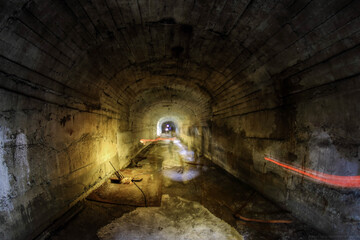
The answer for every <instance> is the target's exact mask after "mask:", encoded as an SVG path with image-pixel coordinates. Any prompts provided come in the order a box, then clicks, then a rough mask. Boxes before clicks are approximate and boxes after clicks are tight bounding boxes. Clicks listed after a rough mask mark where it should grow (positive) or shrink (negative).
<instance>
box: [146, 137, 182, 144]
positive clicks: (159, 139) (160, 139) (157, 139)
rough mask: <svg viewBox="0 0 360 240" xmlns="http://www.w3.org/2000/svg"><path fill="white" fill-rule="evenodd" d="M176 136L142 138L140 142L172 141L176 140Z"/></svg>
mask: <svg viewBox="0 0 360 240" xmlns="http://www.w3.org/2000/svg"><path fill="white" fill-rule="evenodd" d="M175 139H176V138H175V137H173V138H161V137H158V138H155V139H140V142H141V143H142V144H145V143H147V142H157V141H164V140H170V141H174V140H175Z"/></svg>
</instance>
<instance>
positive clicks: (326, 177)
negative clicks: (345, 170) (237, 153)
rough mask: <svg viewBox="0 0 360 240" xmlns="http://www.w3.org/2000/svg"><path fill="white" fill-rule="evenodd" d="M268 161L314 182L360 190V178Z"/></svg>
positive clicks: (269, 159)
mask: <svg viewBox="0 0 360 240" xmlns="http://www.w3.org/2000/svg"><path fill="white" fill-rule="evenodd" d="M264 159H265V160H266V161H269V162H272V163H275V164H276V165H279V166H281V167H283V168H285V169H289V170H291V171H293V172H295V173H297V174H300V175H303V176H306V177H308V178H309V179H312V180H317V181H320V182H322V183H326V184H329V185H332V186H337V187H346V188H359V187H360V176H338V175H331V174H326V173H321V172H317V171H314V170H310V169H304V170H301V169H299V168H297V167H295V166H291V165H289V164H286V163H281V162H279V161H277V160H274V159H271V158H268V157H265V158H264Z"/></svg>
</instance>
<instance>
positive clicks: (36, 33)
mask: <svg viewBox="0 0 360 240" xmlns="http://www.w3.org/2000/svg"><path fill="white" fill-rule="evenodd" d="M2 4H3V5H4V6H2V10H1V11H2V12H1V16H2V17H1V19H0V29H1V32H0V34H1V36H0V37H1V39H2V40H1V42H0V49H1V57H0V61H1V72H2V74H5V75H7V76H9V75H10V76H13V77H14V78H16V79H17V81H18V82H21V81H23V80H24V79H26V81H30V82H31V84H35V85H37V86H41V87H44V88H49V89H51V90H52V91H55V92H60V93H66V94H68V95H69V96H70V97H73V98H78V99H81V101H85V103H87V104H92V105H99V106H101V108H104V109H108V110H111V111H113V112H121V113H129V110H130V108H131V106H132V105H134V106H132V109H136V111H140V112H141V111H143V110H141V109H140V108H141V107H143V108H144V109H145V108H148V107H149V106H155V105H156V106H159V105H163V104H164V103H167V104H170V105H172V106H174V107H175V108H176V107H177V106H180V108H184V109H185V107H184V106H186V108H190V109H191V110H184V111H190V112H191V111H192V112H199V108H203V107H204V106H205V109H206V110H205V111H203V112H204V114H205V113H206V114H205V115H204V116H202V118H206V117H209V116H210V111H208V109H209V108H210V107H211V110H212V115H213V117H227V116H228V115H229V111H231V114H244V113H246V112H251V111H254V110H259V109H267V108H273V107H275V106H277V105H279V104H281V98H279V97H282V96H284V95H288V94H292V93H294V92H296V91H301V90H302V88H303V87H302V86H297V87H295V88H293V89H292V88H290V89H286V88H284V87H283V86H284V85H285V86H286V84H287V83H285V84H284V81H288V82H290V83H291V84H292V83H293V82H296V81H297V79H299V78H300V79H301V77H302V74H304V72H306V73H309V72H310V73H311V67H312V66H313V65H316V64H319V63H321V61H323V60H324V59H327V58H329V51H328V49H330V48H335V47H337V48H336V49H337V50H336V51H338V52H341V51H342V49H343V48H349V47H351V45H352V44H355V43H352V42H349V41H347V42H345V41H343V40H342V39H343V37H344V36H342V38H340V35H339V34H340V33H341V32H342V31H345V30H344V28H345V27H347V29H346V33H347V34H348V35H349V36H350V35H351V34H355V33H356V32H357V29H356V27H355V26H356V24H355V26H354V24H348V25H347V26H346V24H347V23H353V22H354V21H358V18H357V15H356V14H355V12H356V11H351V10H352V9H353V8H356V7H358V6H357V5H358V3H357V1H350V0H346V1H325V0H324V1H310V0H303V1H294V0H278V1H272V0H271V1H264V0H261V1H260V0H232V1H193V0H191V1H190V0H189V1H171V2H169V1H150V0H138V1H128V0H93V1H86V0H76V1H73V0H65V1H60V0H53V1H45V0H37V1H16V2H13V1H2ZM339 13H341V14H342V15H341V16H343V17H342V18H339V17H335V15H336V14H337V15H338V14H339ZM336 44H337V45H336ZM335 45H336V46H335ZM336 51H335V53H336ZM332 54H334V53H332ZM308 62H310V63H308ZM328 74H334V73H328ZM313 77H314V78H315V77H316V75H315V76H313ZM310 79H311V77H310ZM24 81H25V80H24ZM311 84H314V83H310V82H308V83H307V86H305V87H311V86H312V85H311ZM3 85H6V83H3ZM295 85H296V84H295ZM5 87H8V88H14V86H5ZM163 87H166V88H165V89H162V88H163ZM15 88H16V87H15ZM158 89H162V91H158ZM19 91H20V90H19ZM153 94H155V95H157V96H155V97H153ZM172 96H176V100H174V101H173V97H172ZM175 103H176V104H175ZM181 106H182V107H181Z"/></svg>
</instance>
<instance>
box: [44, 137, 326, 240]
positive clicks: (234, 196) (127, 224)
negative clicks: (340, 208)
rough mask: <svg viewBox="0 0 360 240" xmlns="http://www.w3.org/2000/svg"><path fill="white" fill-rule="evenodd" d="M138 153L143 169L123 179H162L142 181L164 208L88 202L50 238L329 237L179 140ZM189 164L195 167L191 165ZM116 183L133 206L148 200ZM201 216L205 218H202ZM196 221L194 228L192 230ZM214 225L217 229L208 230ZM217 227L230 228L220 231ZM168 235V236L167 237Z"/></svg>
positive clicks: (120, 201) (274, 239)
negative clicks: (197, 154)
mask: <svg viewBox="0 0 360 240" xmlns="http://www.w3.org/2000/svg"><path fill="white" fill-rule="evenodd" d="M140 155H141V160H140V161H139V165H141V166H142V167H140V168H139V167H135V166H134V167H128V168H126V169H124V170H123V172H124V174H125V173H126V175H125V176H138V177H146V176H149V177H153V178H154V179H159V178H160V179H162V180H161V181H155V184H154V183H151V182H149V181H142V182H138V186H139V187H140V188H141V189H142V190H143V192H144V193H145V195H146V196H147V199H148V198H149V197H151V194H153V193H154V191H156V192H158V189H160V190H161V191H160V192H159V193H158V194H160V195H163V196H164V195H165V196H166V198H165V199H164V202H163V205H162V206H161V207H159V206H160V205H158V206H155V207H149V208H139V209H135V208H134V207H129V206H128V205H124V204H129V202H128V199H124V198H119V199H118V202H117V204H122V205H114V204H108V201H107V199H104V200H105V201H102V202H99V201H85V207H84V210H83V211H82V212H80V213H79V214H78V215H77V216H76V217H74V219H73V220H71V221H70V222H68V223H67V224H66V225H65V226H64V227H63V228H61V229H59V230H58V231H55V232H54V233H52V235H51V238H50V239H51V240H67V239H84V240H88V239H89V240H92V239H98V237H97V236H98V235H99V234H98V235H97V233H100V235H99V236H100V237H104V238H107V237H111V238H112V237H114V238H115V237H118V238H120V239H123V238H125V239H127V238H129V239H130V238H131V239H162V238H165V239H179V238H180V239H181V238H182V237H184V236H189V235H188V234H191V237H187V238H186V239H204V240H205V239H213V238H215V237H216V239H234V238H235V237H236V236H238V235H237V234H234V233H233V235H235V236H233V237H231V236H221V237H220V236H219V235H218V234H224V231H223V230H224V229H231V228H230V226H231V227H232V228H233V230H236V231H237V232H238V233H239V234H240V235H241V236H243V237H244V239H245V240H278V239H282V240H285V239H304V240H305V239H328V237H326V235H323V234H320V233H318V232H317V231H315V230H314V229H312V228H311V227H310V226H307V225H306V224H304V223H302V222H300V221H298V220H297V219H296V218H294V217H293V216H292V215H291V214H290V213H289V212H287V211H284V210H282V209H281V208H279V207H278V206H276V205H275V204H274V203H272V202H271V201H269V200H268V199H266V198H264V197H263V196H262V195H261V194H259V193H258V192H256V191H255V190H253V189H251V188H250V187H249V186H247V185H246V184H244V183H242V182H240V181H239V180H238V179H236V178H235V177H233V176H231V175H230V174H226V172H225V171H224V170H223V169H221V168H220V167H218V166H216V165H215V164H213V163H212V162H211V161H209V160H208V159H206V158H197V159H195V158H194V157H193V156H194V153H193V151H190V150H189V149H187V147H186V146H184V145H183V144H182V143H181V142H179V141H178V140H175V141H174V142H171V141H164V142H157V143H154V144H151V145H150V148H149V151H147V152H146V153H144V154H143V153H141V154H140ZM189 162H190V163H192V164H188V163H189ZM128 174H131V175H128ZM104 185H106V184H104ZM114 185H117V187H119V188H121V187H123V189H122V190H121V191H122V192H124V191H131V190H134V191H135V190H136V191H137V194H133V195H132V196H131V198H132V200H133V202H132V203H130V204H132V205H134V203H135V204H136V205H137V206H139V205H138V203H139V202H144V198H143V196H142V195H141V193H140V191H139V190H138V189H137V188H136V187H135V186H134V185H126V186H124V185H118V184H114ZM102 193H103V194H104V195H103V196H104V197H105V198H107V197H108V199H109V200H111V199H112V196H115V195H116V193H114V192H112V191H111V190H110V191H109V192H106V190H105V189H104V191H102ZM111 195H112V196H111ZM106 196H107V197H106ZM126 198H129V197H128V196H126ZM185 199H186V200H185ZM140 206H144V205H141V204H140ZM194 207H196V208H194ZM199 213H201V214H199ZM203 214H204V215H205V216H207V217H206V218H203V217H204V215H203ZM235 215H241V216H243V217H246V218H250V219H257V220H271V219H273V220H274V219H275V220H291V221H292V222H291V223H287V224H284V223H258V222H252V221H243V220H240V219H239V218H236V217H234V216H235ZM199 217H201V219H199ZM165 220H166V223H164V221H165ZM209 220H211V221H209ZM213 220H214V221H213ZM149 221H150V222H149ZM173 221H175V222H173ZM194 222H195V223H196V224H194V228H193V223H194ZM119 223H121V224H119ZM214 223H216V224H215V226H214V227H211V228H209V227H210V226H211V225H213V224H214ZM219 223H220V225H223V226H226V227H224V229H223V230H218V229H217V230H216V229H215V228H216V225H218V224H219ZM180 224H181V226H180ZM159 225H160V228H159ZM174 226H176V229H174V228H173V227H174ZM204 226H206V227H204ZM135 229H136V230H135ZM198 230H201V231H202V232H201V233H200V232H199V231H198ZM230 232H232V230H231V231H230ZM165 234H167V235H166V236H164V235H165ZM125 235H126V236H125Z"/></svg>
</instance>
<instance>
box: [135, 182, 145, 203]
mask: <svg viewBox="0 0 360 240" xmlns="http://www.w3.org/2000/svg"><path fill="white" fill-rule="evenodd" d="M133 183H134V184H135V186H136V187H137V188H138V189H139V190H140V192H141V193H142V195H143V196H144V201H145V207H147V201H146V196H145V193H144V191H143V190H142V189H141V188H140V187H139V186H138V185H137V184H136V182H134V181H133Z"/></svg>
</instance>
